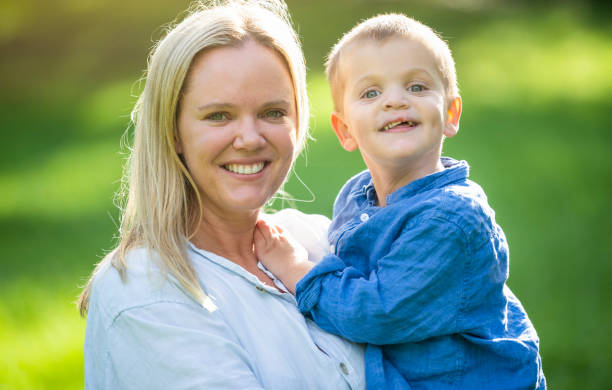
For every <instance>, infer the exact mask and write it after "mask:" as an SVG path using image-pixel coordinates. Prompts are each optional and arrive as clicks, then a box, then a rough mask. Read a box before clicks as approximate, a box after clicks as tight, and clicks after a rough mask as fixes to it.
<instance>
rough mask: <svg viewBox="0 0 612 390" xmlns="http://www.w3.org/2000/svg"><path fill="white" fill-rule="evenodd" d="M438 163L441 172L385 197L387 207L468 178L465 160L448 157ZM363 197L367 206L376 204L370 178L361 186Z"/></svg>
mask: <svg viewBox="0 0 612 390" xmlns="http://www.w3.org/2000/svg"><path fill="white" fill-rule="evenodd" d="M440 162H442V165H443V166H444V170H443V171H440V172H436V173H432V174H431V175H427V176H425V177H422V178H420V179H417V180H415V181H413V182H411V183H409V184H407V185H405V186H403V187H400V188H398V189H397V190H395V191H394V192H393V193H391V194H389V195H387V205H390V204H393V203H395V202H397V201H400V200H402V199H406V198H408V197H411V196H414V195H416V194H418V193H420V192H423V191H428V190H430V189H432V188H440V187H444V186H446V185H449V184H452V183H454V182H457V181H462V180H465V179H467V178H468V177H469V174H470V167H469V165H468V163H467V162H466V161H465V160H461V161H457V160H455V159H453V158H450V157H440ZM363 196H365V198H366V199H367V201H368V203H369V204H371V205H374V204H375V203H376V199H377V195H376V190H375V189H374V183H373V182H372V179H371V178H370V182H369V183H368V184H367V185H365V186H363Z"/></svg>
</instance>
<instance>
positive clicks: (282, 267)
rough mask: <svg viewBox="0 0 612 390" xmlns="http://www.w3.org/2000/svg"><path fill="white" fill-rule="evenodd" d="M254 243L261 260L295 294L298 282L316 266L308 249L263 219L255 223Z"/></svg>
mask: <svg viewBox="0 0 612 390" xmlns="http://www.w3.org/2000/svg"><path fill="white" fill-rule="evenodd" d="M254 243H255V255H256V256H257V258H258V259H259V261H260V262H261V263H262V264H263V265H264V266H265V267H266V268H267V269H268V270H269V271H270V272H272V273H273V274H274V275H275V276H276V277H277V278H278V279H280V280H281V282H283V284H284V285H285V287H287V289H289V291H290V292H291V293H292V294H295V286H296V284H297V282H298V281H299V280H300V279H301V278H302V277H303V276H304V275H306V274H307V273H308V271H310V269H311V268H312V267H314V264H313V263H311V262H309V261H308V252H307V251H306V249H305V248H304V247H303V246H302V245H300V244H299V243H298V242H296V241H295V240H294V239H293V238H292V237H291V235H289V233H286V232H284V231H283V229H282V228H281V227H280V226H276V225H270V224H269V223H268V222H266V221H264V220H263V219H260V220H258V221H257V224H256V225H255V234H254Z"/></svg>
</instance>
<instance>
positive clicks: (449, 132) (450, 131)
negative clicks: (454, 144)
mask: <svg viewBox="0 0 612 390" xmlns="http://www.w3.org/2000/svg"><path fill="white" fill-rule="evenodd" d="M459 118H461V98H460V97H459V96H457V97H456V98H454V99H453V101H452V102H451V104H450V105H449V107H448V112H447V113H446V124H445V125H444V135H445V136H446V137H452V136H454V135H455V134H457V132H458V131H459Z"/></svg>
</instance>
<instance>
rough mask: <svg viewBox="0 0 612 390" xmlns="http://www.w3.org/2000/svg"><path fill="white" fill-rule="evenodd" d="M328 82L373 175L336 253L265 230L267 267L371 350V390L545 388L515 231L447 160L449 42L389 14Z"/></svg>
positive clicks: (341, 209)
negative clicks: (519, 280)
mask: <svg viewBox="0 0 612 390" xmlns="http://www.w3.org/2000/svg"><path fill="white" fill-rule="evenodd" d="M327 76H328V79H329V82H330V85H331V90H332V95H333V100H334V106H335V107H334V110H335V111H334V113H332V116H331V121H332V127H333V128H334V131H335V132H336V135H337V136H338V139H339V140H340V143H341V145H342V146H343V147H344V149H346V150H348V151H352V150H355V149H357V148H358V149H359V150H360V152H361V154H362V156H363V159H364V161H365V163H366V165H367V167H368V170H366V171H364V172H361V173H360V174H358V175H356V176H355V177H353V178H351V179H350V180H349V181H348V182H347V183H346V184H345V185H344V187H343V188H342V190H341V191H340V193H339V194H338V197H337V199H336V202H335V204H334V218H333V221H332V224H331V226H330V229H329V240H330V243H331V245H332V252H333V253H332V254H329V255H326V256H325V257H324V258H323V259H322V260H321V261H320V262H319V263H318V264H316V265H314V264H313V263H310V262H308V261H307V255H306V254H305V251H304V249H303V248H300V247H299V246H297V245H295V244H293V243H292V240H290V238H289V237H287V236H286V235H284V234H283V233H282V231H281V230H280V229H278V228H276V227H274V226H270V225H268V224H267V223H266V222H264V221H260V222H258V228H257V230H256V233H255V250H256V253H257V255H258V257H259V259H260V261H261V262H262V263H263V264H264V265H265V266H266V268H268V269H269V270H270V271H271V272H272V273H274V274H275V275H276V276H277V277H278V278H279V279H280V280H281V281H282V282H283V283H284V284H285V286H287V288H288V289H289V290H290V291H292V292H293V291H295V295H296V299H297V302H298V306H299V309H300V310H301V311H302V312H303V313H305V314H308V315H310V316H312V318H313V319H314V321H315V322H316V323H317V324H318V325H319V326H320V327H321V328H323V329H325V330H327V331H329V332H332V333H335V334H339V335H342V336H344V337H346V338H348V339H350V340H353V341H356V342H361V343H367V345H366V381H367V386H368V388H369V389H528V388H530V389H533V388H545V387H546V381H545V379H544V375H543V372H542V367H541V360H540V356H539V352H538V344H539V341H538V337H537V334H536V331H535V329H534V328H533V326H532V324H531V322H530V321H529V318H528V317H527V314H526V313H525V310H524V309H523V307H522V306H521V304H520V302H519V301H518V299H517V298H516V297H515V296H514V294H513V293H512V292H511V291H510V289H509V288H508V287H507V286H506V285H505V281H506V279H507V277H508V246H507V244H506V238H505V236H504V233H503V231H502V229H501V228H500V227H499V226H498V225H497V224H496V222H495V219H494V212H493V210H492V209H491V208H490V207H489V205H488V204H487V198H486V196H485V194H484V192H483V191H482V189H481V188H480V187H479V186H478V185H477V184H476V183H474V182H472V181H470V180H468V165H467V163H466V162H465V161H456V160H452V159H450V158H444V157H442V158H441V157H440V156H441V149H442V142H443V140H444V138H445V137H452V136H454V135H455V134H456V133H457V131H458V129H459V117H460V115H461V98H460V97H459V93H458V89H457V86H456V75H455V66H454V61H453V59H452V56H451V53H450V50H449V49H448V46H447V45H446V43H445V42H444V41H442V39H440V37H439V36H438V35H437V34H436V33H435V32H433V31H432V30H431V29H430V28H429V27H427V26H424V25H423V24H421V23H419V22H417V21H414V20H412V19H410V18H408V17H406V16H403V15H395V14H393V15H382V16H377V17H374V18H371V19H369V20H366V21H364V22H362V23H361V24H359V25H357V26H356V27H355V28H353V29H352V30H351V31H350V32H348V33H347V34H345V35H344V37H343V38H342V39H341V40H340V41H339V42H338V44H337V45H336V46H335V47H334V48H333V50H332V51H331V54H330V56H329V60H328V63H327ZM298 281H299V282H298Z"/></svg>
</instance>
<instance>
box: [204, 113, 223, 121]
mask: <svg viewBox="0 0 612 390" xmlns="http://www.w3.org/2000/svg"><path fill="white" fill-rule="evenodd" d="M205 119H208V120H210V121H226V120H228V119H229V116H228V115H227V112H213V113H211V114H208V115H206V118H205Z"/></svg>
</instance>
